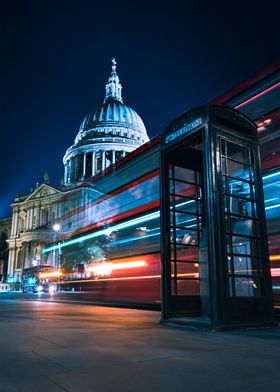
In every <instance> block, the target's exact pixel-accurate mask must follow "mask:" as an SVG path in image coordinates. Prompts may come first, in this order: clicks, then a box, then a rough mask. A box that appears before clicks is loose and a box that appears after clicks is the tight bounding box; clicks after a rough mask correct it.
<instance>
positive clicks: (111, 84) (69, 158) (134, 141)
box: [63, 59, 149, 185]
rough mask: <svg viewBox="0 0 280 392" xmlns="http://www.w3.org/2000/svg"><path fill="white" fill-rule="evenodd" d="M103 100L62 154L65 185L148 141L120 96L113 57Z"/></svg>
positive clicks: (88, 116)
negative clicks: (73, 141) (71, 144)
mask: <svg viewBox="0 0 280 392" xmlns="http://www.w3.org/2000/svg"><path fill="white" fill-rule="evenodd" d="M112 63H113V65H112V72H111V75H110V77H109V80H108V83H107V84H106V87H105V89H106V96H105V99H104V102H103V103H102V104H100V105H99V106H98V107H97V108H96V109H95V110H93V111H91V112H90V113H89V114H87V115H86V117H85V118H84V120H83V122H82V124H81V126H80V129H79V133H78V135H77V136H76V139H75V143H74V145H73V146H71V147H70V148H69V149H68V150H67V151H66V154H65V156H64V158H63V163H64V166H65V178H64V182H65V185H71V184H73V183H76V182H78V181H81V180H84V179H86V178H89V177H92V176H94V175H95V174H96V173H98V172H100V171H104V170H106V168H107V167H108V166H110V165H112V164H114V163H115V162H116V161H118V160H119V159H121V158H123V157H124V156H125V155H127V154H128V153H129V152H131V151H133V150H135V149H136V148H138V147H140V146H141V145H142V144H144V143H146V142H147V141H149V138H148V135H147V131H146V128H145V125H144V123H143V121H142V120H141V118H140V117H139V115H138V114H137V113H136V112H135V111H134V110H133V109H131V108H130V107H129V106H127V105H125V104H124V103H123V100H122V96H121V90H122V86H121V84H120V80H119V77H118V75H117V73H116V61H115V59H113V60H112Z"/></svg>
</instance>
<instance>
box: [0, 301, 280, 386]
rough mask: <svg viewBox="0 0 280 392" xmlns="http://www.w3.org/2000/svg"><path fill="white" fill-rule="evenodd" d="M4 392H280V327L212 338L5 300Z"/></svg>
mask: <svg viewBox="0 0 280 392" xmlns="http://www.w3.org/2000/svg"><path fill="white" fill-rule="evenodd" d="M0 310H1V313H0V344H1V356H0V391H1V392H10V391H13V392H14V391H17V392H25V391H28V392H37V391H38V392H45V391H50V392H61V391H69V392H70V391H71V392H87V391H90V392H111V391H114V392H118V391H120V392H129V391H131V392H132V391H133V392H134V391H135V392H138V391H139V392H140V391H141V392H142V391H148V392H149V391H161V392H165V391H168V392H169V391H172V392H177V391H178V392H181V391H182V392H183V391H184V392H185V391H186V392H200V391H204V392H205V391H207V392H208V391H210V392H236V391H239V392H243V391H244V392H245V391H246V392H251V391H254V392H259V391H260V392H266V391H277V390H280V328H263V329H248V330H239V331H228V332H213V331H209V330H203V329H196V328H188V329H186V328H174V327H167V326H163V325H160V324H159V320H160V313H159V312H156V311H144V310H137V309H123V308H110V307H101V306H93V305H89V304H78V303H75V304H71V303H58V302H55V303H54V302H43V301H32V300H28V301H26V300H20V299H18V298H14V297H11V296H9V295H8V294H6V295H3V294H1V296H0Z"/></svg>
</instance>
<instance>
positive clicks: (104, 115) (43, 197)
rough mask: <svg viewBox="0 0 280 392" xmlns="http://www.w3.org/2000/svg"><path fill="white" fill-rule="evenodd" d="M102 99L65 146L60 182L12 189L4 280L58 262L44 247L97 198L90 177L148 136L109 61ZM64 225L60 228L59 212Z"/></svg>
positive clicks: (16, 278)
mask: <svg viewBox="0 0 280 392" xmlns="http://www.w3.org/2000/svg"><path fill="white" fill-rule="evenodd" d="M105 90H106V94H105V99H104V101H103V102H102V103H101V104H100V105H99V106H98V107H97V108H96V109H95V110H93V111H91V112H90V113H89V114H87V115H86V117H85V118H84V120H83V122H82V124H81V126H80V129H79V132H78V134H77V136H76V138H75V140H74V144H73V145H72V146H71V147H70V148H68V150H67V151H66V153H65V155H64V158H63V164H64V180H63V183H62V184H61V185H60V186H59V187H55V186H52V185H51V184H50V183H49V179H48V175H47V174H45V176H44V182H43V183H42V184H41V185H40V186H39V185H37V187H36V189H35V190H33V191H32V192H30V194H29V195H27V196H23V197H21V196H20V195H19V194H17V196H16V198H15V200H14V203H13V204H12V205H11V207H12V224H11V232H10V237H9V239H8V240H7V243H8V245H9V259H8V268H7V281H8V282H11V283H16V282H20V280H21V275H22V271H23V269H24V268H27V267H31V266H36V265H42V264H47V265H52V266H54V267H57V263H58V261H57V260H58V258H59V254H57V252H52V253H47V254H46V253H44V249H45V248H46V247H49V246H50V244H52V243H53V242H56V241H57V239H58V238H60V237H61V236H69V235H71V231H72V230H74V229H75V227H77V225H79V226H80V225H81V221H80V222H79V223H78V222H75V219H79V220H80V219H81V217H80V215H78V214H75V211H79V209H82V208H83V207H84V206H86V205H88V204H89V203H90V202H91V201H92V200H95V199H96V198H97V197H100V192H99V191H97V190H96V189H94V179H95V177H96V176H98V175H99V174H100V173H103V174H104V173H106V170H107V169H108V168H109V167H110V166H112V165H114V164H116V162H117V161H119V160H121V159H122V158H124V157H125V156H126V155H127V154H128V153H130V152H132V151H134V150H135V149H137V148H138V147H140V146H141V145H142V144H144V143H146V142H147V141H148V140H149V138H148V135H147V132H146V128H145V126H144V124H143V121H142V120H141V118H140V117H139V115H138V114H137V113H136V112H135V111H134V110H133V109H132V108H130V107H129V106H127V105H125V104H124V103H123V99H122V86H121V83H120V80H119V77H118V75H117V72H116V61H115V59H113V60H112V71H111V74H110V76H109V80H108V83H107V84H106V86H105ZM70 216H71V219H66V220H65V222H67V225H66V226H65V225H64V227H60V225H59V224H57V222H59V221H60V219H61V218H62V217H70Z"/></svg>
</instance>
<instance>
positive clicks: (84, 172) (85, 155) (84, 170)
mask: <svg viewBox="0 0 280 392" xmlns="http://www.w3.org/2000/svg"><path fill="white" fill-rule="evenodd" d="M86 158H87V154H86V153H85V152H84V156H83V178H85V175H86Z"/></svg>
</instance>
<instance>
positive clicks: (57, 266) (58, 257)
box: [53, 223, 61, 291]
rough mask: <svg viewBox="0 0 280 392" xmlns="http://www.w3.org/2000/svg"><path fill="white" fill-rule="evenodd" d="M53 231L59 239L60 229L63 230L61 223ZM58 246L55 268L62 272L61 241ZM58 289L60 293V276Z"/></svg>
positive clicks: (55, 225) (54, 226)
mask: <svg viewBox="0 0 280 392" xmlns="http://www.w3.org/2000/svg"><path fill="white" fill-rule="evenodd" d="M53 229H54V231H55V233H56V237H57V235H58V232H59V231H60V229H61V226H60V224H59V223H55V224H54V225H53ZM57 245H58V255H57V258H56V257H55V267H56V269H57V270H58V271H59V272H60V253H61V249H60V241H58V243H57ZM58 287H59V291H60V275H59V285H58Z"/></svg>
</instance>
